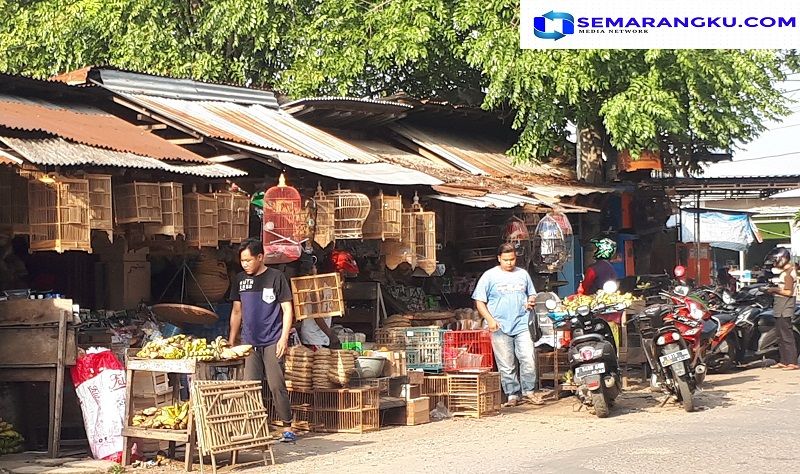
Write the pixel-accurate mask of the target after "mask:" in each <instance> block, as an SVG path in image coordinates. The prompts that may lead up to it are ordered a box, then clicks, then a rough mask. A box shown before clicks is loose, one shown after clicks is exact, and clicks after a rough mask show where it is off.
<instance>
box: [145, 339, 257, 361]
mask: <svg viewBox="0 0 800 474" xmlns="http://www.w3.org/2000/svg"><path fill="white" fill-rule="evenodd" d="M252 349H253V346H251V345H249V344H242V345H239V346H234V347H230V344H228V341H227V340H226V339H225V338H224V337H222V336H218V337H217V338H216V339H214V341H213V342H211V344H209V343H208V342H207V341H206V339H205V338H197V339H195V338H192V337H191V336H187V335H185V334H178V335H175V336H171V337H168V338H166V339H157V340H154V341H150V342H148V343H147V344H145V346H144V347H142V349H141V350H140V351H139V352H137V353H136V357H140V358H144V359H196V360H202V361H214V360H233V359H239V358H241V357H247V356H248V355H250V351H251V350H252Z"/></svg>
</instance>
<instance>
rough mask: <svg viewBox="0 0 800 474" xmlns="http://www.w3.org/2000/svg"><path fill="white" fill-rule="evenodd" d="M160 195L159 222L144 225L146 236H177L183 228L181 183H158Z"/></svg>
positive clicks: (182, 231)
mask: <svg viewBox="0 0 800 474" xmlns="http://www.w3.org/2000/svg"><path fill="white" fill-rule="evenodd" d="M158 189H159V193H160V195H161V222H160V223H157V224H155V223H151V224H145V225H144V234H145V235H147V236H150V237H152V236H154V235H166V236H169V237H177V236H179V235H182V234H183V233H184V230H183V185H182V184H181V183H158Z"/></svg>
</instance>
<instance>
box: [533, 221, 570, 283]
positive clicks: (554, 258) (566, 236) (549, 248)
mask: <svg viewBox="0 0 800 474" xmlns="http://www.w3.org/2000/svg"><path fill="white" fill-rule="evenodd" d="M573 240H574V236H573V234H572V225H571V224H570V223H569V218H567V215H566V214H564V213H563V212H555V211H554V212H549V213H547V214H546V215H545V216H544V217H543V218H542V219H541V220H540V221H539V224H537V225H536V230H535V231H534V233H533V261H532V262H531V263H532V264H533V265H534V267H535V268H536V271H537V272H539V273H553V272H557V271H559V270H560V269H561V267H562V266H563V265H564V263H566V261H567V260H569V258H570V256H571V255H572V245H573Z"/></svg>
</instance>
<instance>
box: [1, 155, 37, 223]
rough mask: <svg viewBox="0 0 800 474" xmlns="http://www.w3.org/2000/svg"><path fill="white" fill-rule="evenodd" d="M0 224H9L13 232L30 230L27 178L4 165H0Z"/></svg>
mask: <svg viewBox="0 0 800 474" xmlns="http://www.w3.org/2000/svg"><path fill="white" fill-rule="evenodd" d="M0 225H3V226H10V227H11V231H12V232H13V233H15V234H16V233H18V234H27V233H29V232H30V226H29V225H28V180H27V179H25V178H23V177H22V176H19V175H18V174H17V173H15V172H14V171H13V170H11V169H8V168H7V167H5V166H0Z"/></svg>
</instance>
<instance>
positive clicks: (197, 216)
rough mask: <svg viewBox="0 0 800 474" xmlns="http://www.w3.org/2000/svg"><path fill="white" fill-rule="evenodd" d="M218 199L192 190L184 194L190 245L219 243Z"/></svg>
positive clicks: (187, 235) (185, 218)
mask: <svg viewBox="0 0 800 474" xmlns="http://www.w3.org/2000/svg"><path fill="white" fill-rule="evenodd" d="M218 212H219V211H218V209H217V201H216V199H214V197H213V196H209V195H206V194H200V193H198V192H191V193H188V194H184V195H183V218H184V222H183V224H184V228H185V231H186V244H187V245H189V246H190V247H197V248H201V247H216V246H218V245H219V225H218V222H217V219H218Z"/></svg>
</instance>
